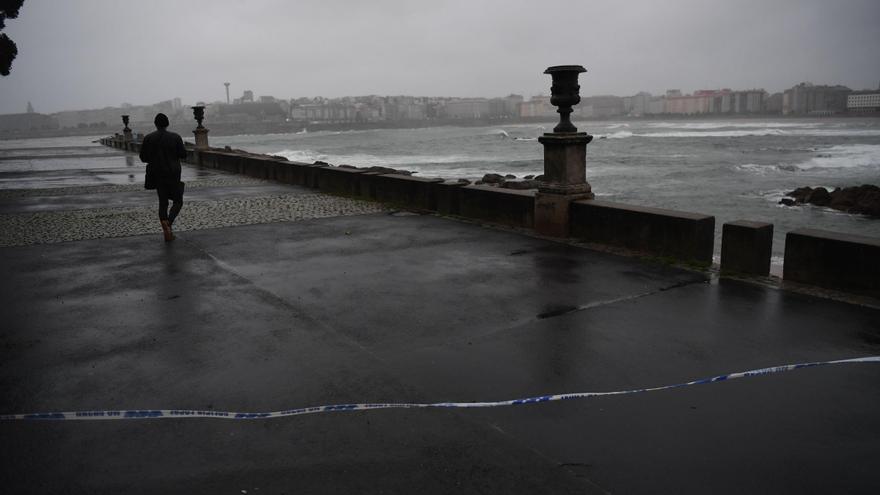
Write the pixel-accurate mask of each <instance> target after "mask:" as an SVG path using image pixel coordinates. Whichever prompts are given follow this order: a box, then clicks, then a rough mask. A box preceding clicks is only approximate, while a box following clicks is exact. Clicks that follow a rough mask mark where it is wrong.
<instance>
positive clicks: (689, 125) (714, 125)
mask: <svg viewBox="0 0 880 495" xmlns="http://www.w3.org/2000/svg"><path fill="white" fill-rule="evenodd" d="M821 125H823V123H822V122H652V123H650V124H648V126H649V127H653V128H659V129H723V128H725V127H733V128H747V129H760V128H784V127H805V128H811V127H819V126H821Z"/></svg>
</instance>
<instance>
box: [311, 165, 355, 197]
mask: <svg viewBox="0 0 880 495" xmlns="http://www.w3.org/2000/svg"><path fill="white" fill-rule="evenodd" d="M315 171H316V172H317V180H318V189H320V190H322V191H326V192H329V193H334V194H343V195H346V196H358V195H360V180H359V179H360V177H359V176H360V174H363V173H364V171H363V170H357V169H352V168H345V167H323V168H318V169H316V170H315Z"/></svg>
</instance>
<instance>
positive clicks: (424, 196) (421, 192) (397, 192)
mask: <svg viewBox="0 0 880 495" xmlns="http://www.w3.org/2000/svg"><path fill="white" fill-rule="evenodd" d="M369 180H370V182H371V183H372V186H373V187H372V192H373V196H372V197H374V198H375V199H376V200H378V201H385V202H388V203H393V204H399V205H402V206H406V207H410V208H416V209H420V210H432V211H436V210H437V200H436V195H435V189H434V187H433V186H434V185H435V184H437V183H439V182H442V181H443V179H431V178H424V177H412V176H409V175H397V174H381V175H375V176H371V177H369Z"/></svg>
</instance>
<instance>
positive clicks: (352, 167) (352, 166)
mask: <svg viewBox="0 0 880 495" xmlns="http://www.w3.org/2000/svg"><path fill="white" fill-rule="evenodd" d="M339 168H349V169H354V170H358V168H357V167H355V166H354V165H344V164H343V165H340V166H339Z"/></svg>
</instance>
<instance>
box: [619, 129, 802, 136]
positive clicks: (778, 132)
mask: <svg viewBox="0 0 880 495" xmlns="http://www.w3.org/2000/svg"><path fill="white" fill-rule="evenodd" d="M788 134H789V132H786V131H783V130H782V129H773V128H762V129H750V130H735V131H669V132H648V133H645V134H636V136H640V137H650V138H702V137H746V136H785V135H788Z"/></svg>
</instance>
